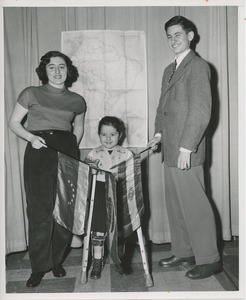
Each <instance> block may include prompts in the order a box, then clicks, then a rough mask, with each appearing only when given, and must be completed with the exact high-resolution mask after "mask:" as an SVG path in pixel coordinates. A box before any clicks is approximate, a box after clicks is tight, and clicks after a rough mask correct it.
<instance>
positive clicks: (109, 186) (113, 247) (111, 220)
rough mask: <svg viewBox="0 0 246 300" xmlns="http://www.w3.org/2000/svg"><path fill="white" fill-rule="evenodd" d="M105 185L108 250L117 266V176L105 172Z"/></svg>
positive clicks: (118, 262) (118, 260) (118, 261)
mask: <svg viewBox="0 0 246 300" xmlns="http://www.w3.org/2000/svg"><path fill="white" fill-rule="evenodd" d="M105 183H106V185H105V190H106V211H107V218H106V220H107V233H108V239H107V242H108V249H109V252H110V255H111V258H112V260H113V262H114V263H115V264H120V259H119V256H118V228H117V196H116V178H115V176H114V175H113V174H111V173H109V172H105Z"/></svg>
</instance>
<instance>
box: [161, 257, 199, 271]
mask: <svg viewBox="0 0 246 300" xmlns="http://www.w3.org/2000/svg"><path fill="white" fill-rule="evenodd" d="M195 263H196V262H195V258H194V256H190V257H176V256H175V255H173V256H171V257H169V258H164V259H161V260H160V261H159V266H160V267H162V268H171V267H175V266H179V265H183V264H188V265H194V264H195Z"/></svg>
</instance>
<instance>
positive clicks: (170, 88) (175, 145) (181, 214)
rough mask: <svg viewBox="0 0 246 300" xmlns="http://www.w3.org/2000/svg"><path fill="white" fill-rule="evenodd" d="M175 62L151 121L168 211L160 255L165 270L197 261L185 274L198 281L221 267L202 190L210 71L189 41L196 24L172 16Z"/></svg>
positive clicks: (170, 33) (152, 143) (169, 25)
mask: <svg viewBox="0 0 246 300" xmlns="http://www.w3.org/2000/svg"><path fill="white" fill-rule="evenodd" d="M165 31H166V34H167V40H168V44H169V47H170V48H171V50H172V52H173V53H174V55H175V63H172V64H170V65H169V66H168V67H167V68H166V69H165V71H164V75H163V79H162V89H161V96H160V102H159V105H158V108H157V114H156V120H155V136H154V138H153V139H152V140H151V141H150V142H149V144H148V145H149V146H151V147H152V149H156V147H157V144H158V143H159V142H162V155H163V160H164V172H165V191H166V201H167V212H168V216H169V222H170V233H171V242H172V254H173V255H172V256H171V257H169V258H166V259H162V260H160V262H159V265H160V266H161V267H163V268H166V267H173V266H177V265H181V264H189V265H192V264H194V263H195V264H196V266H195V267H194V268H193V269H191V270H190V271H188V272H186V274H185V275H186V276H188V277H189V278H191V279H201V278H205V277H208V276H211V275H212V274H215V273H217V272H220V271H221V270H222V263H221V260H220V256H219V253H218V249H217V238H216V227H215V220H214V215H213V211H212V208H211V205H210V203H209V200H208V198H207V196H206V194H205V188H204V173H203V163H204V160H205V138H204V134H205V131H206V128H207V126H208V123H209V120H210V115H211V102H212V100H211V90H210V69H209V66H208V64H207V63H206V62H205V61H204V60H203V59H201V58H200V57H198V56H197V55H196V54H195V53H194V51H193V50H191V49H190V44H191V42H192V40H193V39H194V37H195V33H196V28H195V26H194V24H193V23H192V22H191V21H189V20H187V19H186V18H184V17H182V16H175V17H173V18H171V19H170V20H169V21H168V22H167V23H166V24H165Z"/></svg>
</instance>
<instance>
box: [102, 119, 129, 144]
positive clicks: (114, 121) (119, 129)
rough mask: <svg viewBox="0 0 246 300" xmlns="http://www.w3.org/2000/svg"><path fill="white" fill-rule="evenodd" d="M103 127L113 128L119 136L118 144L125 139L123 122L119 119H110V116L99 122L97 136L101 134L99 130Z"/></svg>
mask: <svg viewBox="0 0 246 300" xmlns="http://www.w3.org/2000/svg"><path fill="white" fill-rule="evenodd" d="M103 125H107V126H112V127H114V128H115V129H116V130H117V132H118V133H119V135H120V139H119V144H120V143H121V142H123V140H124V138H125V133H126V127H125V124H124V122H123V121H122V120H121V119H119V118H117V117H112V116H105V117H103V118H102V119H101V120H100V121H99V124H98V134H99V135H100V132H101V129H102V126H103Z"/></svg>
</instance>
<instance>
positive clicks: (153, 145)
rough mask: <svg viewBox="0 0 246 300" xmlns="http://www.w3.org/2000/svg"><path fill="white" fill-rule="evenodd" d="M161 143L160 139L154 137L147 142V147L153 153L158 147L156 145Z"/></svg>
mask: <svg viewBox="0 0 246 300" xmlns="http://www.w3.org/2000/svg"><path fill="white" fill-rule="evenodd" d="M160 142H161V137H158V136H155V137H154V138H153V139H152V140H150V141H149V142H148V145H147V146H148V147H151V149H152V150H153V151H155V150H156V149H157V147H158V144H159V143H160Z"/></svg>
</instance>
